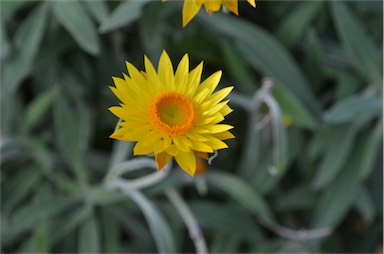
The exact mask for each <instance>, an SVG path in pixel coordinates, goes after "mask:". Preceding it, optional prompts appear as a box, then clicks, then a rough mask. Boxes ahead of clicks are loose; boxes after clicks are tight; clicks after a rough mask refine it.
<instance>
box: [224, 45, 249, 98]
mask: <svg viewBox="0 0 384 254" xmlns="http://www.w3.org/2000/svg"><path fill="white" fill-rule="evenodd" d="M220 46H221V49H222V51H223V58H224V64H225V65H226V67H227V71H228V72H229V74H230V75H231V76H232V79H233V80H236V81H237V82H236V83H235V84H234V86H235V88H236V89H238V91H241V92H243V93H245V94H252V93H254V92H255V90H256V82H255V80H254V79H253V77H252V75H251V71H250V69H249V67H248V66H247V65H246V64H245V62H244V60H243V59H242V57H240V56H239V55H238V54H236V52H235V50H234V49H233V47H232V44H231V43H230V42H226V41H225V42H223V43H220Z"/></svg>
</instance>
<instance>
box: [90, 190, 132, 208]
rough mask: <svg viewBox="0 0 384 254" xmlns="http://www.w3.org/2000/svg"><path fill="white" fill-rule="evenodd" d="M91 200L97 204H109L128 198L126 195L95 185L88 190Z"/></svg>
mask: <svg viewBox="0 0 384 254" xmlns="http://www.w3.org/2000/svg"><path fill="white" fill-rule="evenodd" d="M88 198H89V202H90V203H91V204H96V205H108V204H112V203H116V202H118V201H121V200H124V199H126V198H125V196H124V195H122V194H120V193H118V192H115V191H110V190H107V189H105V188H104V187H101V186H100V187H93V188H91V189H90V190H89V192H88Z"/></svg>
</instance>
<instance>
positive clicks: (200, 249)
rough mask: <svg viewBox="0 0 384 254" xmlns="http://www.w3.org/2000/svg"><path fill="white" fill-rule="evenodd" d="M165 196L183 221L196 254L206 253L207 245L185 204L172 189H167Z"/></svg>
mask: <svg viewBox="0 0 384 254" xmlns="http://www.w3.org/2000/svg"><path fill="white" fill-rule="evenodd" d="M165 194H166V195H167V197H168V199H169V200H170V201H171V203H172V204H173V205H174V206H175V208H176V209H177V211H178V212H179V213H180V215H181V217H182V219H183V220H184V222H185V224H186V226H187V228H188V231H189V236H190V237H191V239H192V241H193V243H194V244H195V248H196V252H197V253H199V254H203V253H207V244H206V243H205V239H204V236H203V234H202V233H201V230H200V226H199V224H198V222H197V220H196V218H195V216H194V215H193V214H192V212H191V210H190V209H189V208H188V206H187V204H186V203H185V202H184V200H183V199H182V198H181V196H180V195H179V193H177V191H176V190H175V189H174V188H173V187H168V188H167V189H166V190H165Z"/></svg>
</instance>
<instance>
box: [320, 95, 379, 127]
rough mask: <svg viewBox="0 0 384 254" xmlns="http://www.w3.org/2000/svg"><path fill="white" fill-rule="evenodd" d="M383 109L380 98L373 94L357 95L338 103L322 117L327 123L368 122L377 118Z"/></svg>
mask: <svg viewBox="0 0 384 254" xmlns="http://www.w3.org/2000/svg"><path fill="white" fill-rule="evenodd" d="M382 107H383V101H382V98H381V97H380V96H378V95H376V94H374V93H367V94H357V95H353V96H350V97H348V98H345V99H343V100H340V101H338V102H337V103H336V104H335V105H334V106H332V107H331V108H330V109H329V110H327V111H326V112H325V113H324V115H323V117H324V120H325V121H326V122H327V123H330V124H342V123H351V122H358V121H361V119H363V120H365V121H366V120H368V119H370V118H373V117H376V116H379V115H380V114H381V111H382Z"/></svg>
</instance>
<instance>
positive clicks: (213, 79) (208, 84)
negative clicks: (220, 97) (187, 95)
mask: <svg viewBox="0 0 384 254" xmlns="http://www.w3.org/2000/svg"><path fill="white" fill-rule="evenodd" d="M221 74H222V71H217V72H215V73H213V74H212V75H211V76H209V77H208V78H207V79H206V80H204V81H203V82H202V83H201V85H199V86H198V88H197V90H196V93H197V94H199V93H200V92H201V91H202V90H204V89H208V90H209V94H211V93H212V92H213V91H214V90H215V88H216V87H217V85H218V84H219V81H220V79H221Z"/></svg>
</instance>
